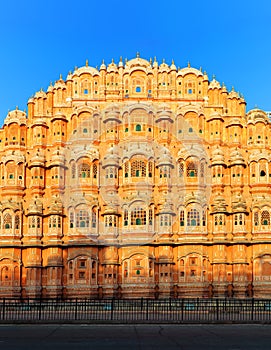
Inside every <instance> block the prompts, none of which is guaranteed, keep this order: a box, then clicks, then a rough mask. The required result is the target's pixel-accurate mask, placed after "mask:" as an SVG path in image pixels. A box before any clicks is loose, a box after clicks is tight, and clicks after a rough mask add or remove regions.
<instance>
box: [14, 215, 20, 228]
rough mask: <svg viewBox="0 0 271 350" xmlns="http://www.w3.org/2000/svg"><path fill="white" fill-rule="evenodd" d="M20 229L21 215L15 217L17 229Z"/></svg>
mask: <svg viewBox="0 0 271 350" xmlns="http://www.w3.org/2000/svg"><path fill="white" fill-rule="evenodd" d="M19 228H20V217H19V215H15V229H16V230H19Z"/></svg>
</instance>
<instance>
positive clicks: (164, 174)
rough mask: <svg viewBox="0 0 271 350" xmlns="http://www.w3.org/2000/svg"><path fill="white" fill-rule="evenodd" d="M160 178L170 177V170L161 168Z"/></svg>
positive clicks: (164, 167) (165, 167) (166, 167)
mask: <svg viewBox="0 0 271 350" xmlns="http://www.w3.org/2000/svg"><path fill="white" fill-rule="evenodd" d="M159 176H160V178H162V177H170V168H169V167H168V166H162V167H160V168H159Z"/></svg>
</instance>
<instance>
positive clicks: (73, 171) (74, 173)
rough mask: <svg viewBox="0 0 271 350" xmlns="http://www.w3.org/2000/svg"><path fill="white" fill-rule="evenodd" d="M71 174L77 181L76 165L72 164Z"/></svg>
mask: <svg viewBox="0 0 271 350" xmlns="http://www.w3.org/2000/svg"><path fill="white" fill-rule="evenodd" d="M71 173H72V179H75V177H76V166H75V164H72V166H71Z"/></svg>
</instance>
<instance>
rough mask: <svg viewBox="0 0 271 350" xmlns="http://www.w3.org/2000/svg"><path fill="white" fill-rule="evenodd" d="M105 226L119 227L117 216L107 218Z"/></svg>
mask: <svg viewBox="0 0 271 350" xmlns="http://www.w3.org/2000/svg"><path fill="white" fill-rule="evenodd" d="M105 226H106V227H116V226H117V218H116V216H115V215H108V216H106V218H105Z"/></svg>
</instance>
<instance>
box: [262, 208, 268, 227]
mask: <svg viewBox="0 0 271 350" xmlns="http://www.w3.org/2000/svg"><path fill="white" fill-rule="evenodd" d="M261 224H262V225H270V214H269V212H268V211H267V210H263V211H262V213H261Z"/></svg>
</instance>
